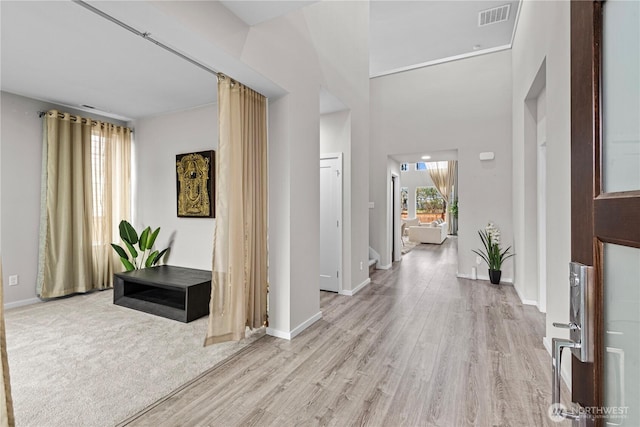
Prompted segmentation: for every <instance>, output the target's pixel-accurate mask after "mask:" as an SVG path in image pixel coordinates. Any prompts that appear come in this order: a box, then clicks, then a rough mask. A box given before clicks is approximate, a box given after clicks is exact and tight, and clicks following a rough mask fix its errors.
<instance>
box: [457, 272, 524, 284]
mask: <svg viewBox="0 0 640 427" xmlns="http://www.w3.org/2000/svg"><path fill="white" fill-rule="evenodd" d="M456 276H457V277H459V278H460V279H469V280H473V279H472V278H471V275H470V274H463V273H456ZM476 280H485V281H487V282H488V281H489V276H484V275H482V274H479V275H478V278H477V279H476ZM500 283H507V284H509V285H513V279H512V278H509V277H507V278H505V279H500Z"/></svg>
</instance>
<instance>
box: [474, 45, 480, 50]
mask: <svg viewBox="0 0 640 427" xmlns="http://www.w3.org/2000/svg"><path fill="white" fill-rule="evenodd" d="M481 47H482V46H481V45H479V44H474V45H473V50H478V49H480V48H481Z"/></svg>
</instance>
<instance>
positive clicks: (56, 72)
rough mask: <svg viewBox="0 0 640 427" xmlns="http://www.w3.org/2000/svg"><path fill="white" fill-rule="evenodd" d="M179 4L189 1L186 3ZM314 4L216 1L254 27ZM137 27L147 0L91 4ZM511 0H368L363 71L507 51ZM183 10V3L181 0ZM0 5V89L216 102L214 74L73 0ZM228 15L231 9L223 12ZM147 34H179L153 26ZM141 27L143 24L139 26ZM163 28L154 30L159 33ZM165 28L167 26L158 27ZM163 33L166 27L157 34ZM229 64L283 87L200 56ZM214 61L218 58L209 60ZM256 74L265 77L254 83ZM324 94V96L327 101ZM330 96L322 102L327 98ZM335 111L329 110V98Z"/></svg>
mask: <svg viewBox="0 0 640 427" xmlns="http://www.w3.org/2000/svg"><path fill="white" fill-rule="evenodd" d="M185 3H186V2H185ZM312 3H315V1H270V0H264V1H231V0H226V1H222V2H221V4H222V5H223V6H224V7H225V8H227V9H228V10H229V11H230V12H231V13H233V14H234V15H236V16H237V17H238V18H239V19H241V20H242V21H244V22H245V23H246V24H247V25H249V26H251V25H258V24H260V23H261V22H265V21H268V20H270V19H274V18H276V17H278V16H281V15H284V14H287V13H290V12H292V11H294V10H296V9H299V8H302V7H305V6H307V5H309V4H312ZM91 4H93V5H95V6H96V7H98V8H103V9H104V10H105V11H107V13H109V11H116V10H117V11H118V12H119V16H118V19H120V20H122V21H124V22H125V23H127V24H129V25H131V26H135V25H137V24H140V25H142V24H141V23H142V22H146V23H158V22H162V20H163V19H166V16H164V15H163V14H162V11H161V8H158V7H154V6H153V2H144V1H138V2H100V1H98V2H91ZM505 5H508V7H509V15H508V17H507V19H506V20H505V21H504V22H499V23H494V24H490V25H486V26H479V25H478V13H479V12H481V11H482V10H486V9H490V8H494V7H497V6H505ZM518 6H519V2H518V1H506V0H505V1H385V0H381V1H372V2H371V3H370V74H371V75H372V76H379V75H384V74H387V73H390V72H397V71H402V70H406V69H411V68H414V67H418V66H424V65H426V64H430V63H437V62H439V61H444V60H450V59H455V58H457V57H461V56H466V55H474V54H480V53H485V52H489V51H492V50H496V49H503V48H508V47H509V46H510V44H511V38H512V34H513V31H514V24H515V22H516V15H517V9H518ZM185 7H186V4H185ZM0 8H1V19H2V21H1V26H0V29H1V50H0V53H1V55H2V57H1V74H0V77H1V81H0V83H1V89H2V90H4V91H8V92H12V93H16V94H19V95H24V96H28V97H31V98H36V99H41V100H45V101H50V102H54V103H57V104H62V105H66V106H69V107H72V108H76V109H80V110H83V109H84V110H92V109H91V108H87V107H84V106H87V105H88V106H90V107H94V111H97V112H100V113H102V114H105V115H108V116H111V117H114V118H118V119H122V120H127V119H135V118H139V117H145V116H150V115H155V114H160V113H164V112H170V111H178V110H183V109H186V108H190V107H194V106H198V105H204V104H209V103H213V102H215V100H216V80H215V78H214V76H213V75H212V74H210V73H208V72H207V71H204V70H203V69H201V68H198V67H197V66H195V65H193V64H191V63H189V62H186V61H184V60H183V59H181V58H179V57H176V56H174V55H173V54H171V53H168V52H166V51H164V50H162V49H161V48H159V47H157V46H155V45H154V44H152V43H149V42H148V41H147V40H144V39H143V38H141V37H139V36H136V35H134V34H132V33H130V32H128V31H126V30H124V29H123V28H121V27H120V26H118V25H115V24H114V23H112V22H109V21H107V20H105V19H104V18H102V17H100V16H98V15H96V14H94V13H92V12H90V11H88V10H87V9H85V8H83V7H80V6H78V5H77V4H75V3H73V2H71V1H54V2H52V1H6V0H3V1H1V2H0ZM230 16H233V15H230ZM153 25H155V27H157V28H153V29H151V33H152V36H154V35H159V36H161V37H164V38H165V39H172V37H173V38H175V37H183V38H184V39H185V40H186V36H184V34H182V35H181V34H177V33H170V31H171V30H168V29H167V30H165V29H163V26H162V25H160V24H157V25H156V24H153ZM136 29H138V30H139V31H141V32H146V31H149V30H150V29H149V28H144V27H141V28H136ZM159 31H160V34H157V33H158V32H159ZM164 31H166V32H164ZM163 32H164V33H163ZM197 59H199V60H200V61H201V62H204V63H205V65H207V66H209V67H211V68H213V69H216V65H218V64H219V63H223V62H224V65H225V69H226V70H228V69H229V68H231V69H233V68H234V67H236V69H237V72H238V73H242V74H243V75H244V76H246V77H245V80H243V81H245V82H247V83H249V82H248V81H246V80H247V79H250V80H251V79H252V80H254V81H255V82H256V83H255V84H256V85H260V86H261V87H264V88H265V89H264V90H265V92H266V93H265V94H267V95H270V96H275V95H277V94H278V93H280V92H279V91H280V89H279V88H278V87H276V86H275V85H273V84H272V83H270V82H268V81H265V80H264V79H263V78H262V77H261V76H259V75H258V74H257V73H253V74H252V71H251V70H249V69H246V67H245V69H241V68H242V64H240V63H234V62H233V61H232V60H230V59H229V58H225V57H223V56H220V55H219V56H218V57H214V56H211V57H208V58H206V60H204V59H201V58H197ZM216 63H218V64H216ZM261 78H262V80H260V79H261ZM329 101H330V100H329ZM329 101H327V105H329ZM332 108H336V107H335V105H334V106H333V107H332Z"/></svg>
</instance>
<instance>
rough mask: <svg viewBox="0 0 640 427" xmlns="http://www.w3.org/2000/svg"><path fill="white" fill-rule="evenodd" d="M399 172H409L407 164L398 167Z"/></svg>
mask: <svg viewBox="0 0 640 427" xmlns="http://www.w3.org/2000/svg"><path fill="white" fill-rule="evenodd" d="M400 170H401V171H403V172H406V171H408V170H409V165H408V164H407V163H403V164H401V165H400Z"/></svg>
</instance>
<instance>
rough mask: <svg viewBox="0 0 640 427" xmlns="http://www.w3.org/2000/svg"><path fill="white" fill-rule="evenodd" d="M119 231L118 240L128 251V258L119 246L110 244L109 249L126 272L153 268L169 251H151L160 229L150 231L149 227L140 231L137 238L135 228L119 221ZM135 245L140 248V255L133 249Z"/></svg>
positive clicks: (123, 221)
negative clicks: (118, 257) (115, 253)
mask: <svg viewBox="0 0 640 427" xmlns="http://www.w3.org/2000/svg"><path fill="white" fill-rule="evenodd" d="M119 229H120V238H121V239H122V241H123V242H124V244H125V246H126V247H127V249H128V250H129V254H130V256H129V254H127V252H126V251H125V250H124V249H123V248H122V246H120V245H116V244H115V243H112V244H111V247H112V248H113V250H114V251H116V252H117V254H118V255H119V256H120V261H122V265H124V268H125V269H126V270H127V271H131V270H138V269H141V268H145V267H153V266H154V265H157V264H158V263H159V262H160V260H161V259H162V257H163V256H164V255H165V254H166V253H167V251H168V250H169V248H166V249H163V250H161V251H157V250H156V251H153V252H152V251H151V249H152V248H153V244H154V243H155V241H156V237H158V233H160V227H158V228H157V229H156V230H155V231H151V227H147V228H145V229H144V230H142V233H140V237H138V233H137V232H136V230H135V228H133V226H132V225H131V224H129V222H127V221H125V220H122V221H120V226H119ZM136 244H137V245H138V248H140V253H139V252H138V250H137V249H136V248H135V245H136ZM139 255H142V256H140V261H138V256H139Z"/></svg>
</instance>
